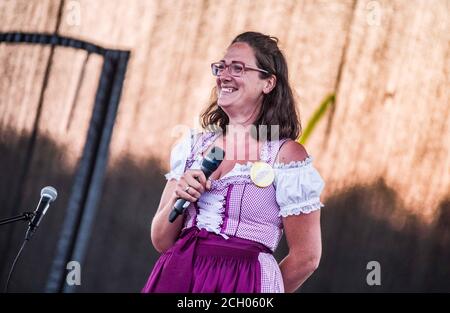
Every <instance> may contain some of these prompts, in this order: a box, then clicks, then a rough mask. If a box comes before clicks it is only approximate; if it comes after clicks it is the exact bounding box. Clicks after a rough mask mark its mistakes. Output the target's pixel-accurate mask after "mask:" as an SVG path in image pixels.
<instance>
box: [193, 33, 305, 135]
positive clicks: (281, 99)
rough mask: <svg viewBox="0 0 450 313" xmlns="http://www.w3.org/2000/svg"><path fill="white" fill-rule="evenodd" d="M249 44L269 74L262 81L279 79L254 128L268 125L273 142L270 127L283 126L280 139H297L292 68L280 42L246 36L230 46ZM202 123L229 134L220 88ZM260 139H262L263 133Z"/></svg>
mask: <svg viewBox="0 0 450 313" xmlns="http://www.w3.org/2000/svg"><path fill="white" fill-rule="evenodd" d="M236 42H245V43H247V44H248V45H249V46H250V47H251V48H252V49H253V52H254V54H255V58H256V65H257V66H258V67H259V68H262V69H264V70H266V71H268V72H269V73H268V74H266V73H259V75H260V78H261V79H264V78H268V77H270V76H271V75H275V76H276V78H277V80H276V85H275V87H274V88H273V89H272V91H271V92H269V93H268V94H265V95H264V96H263V101H262V106H261V109H260V112H259V115H258V117H257V118H256V120H255V122H254V123H253V125H255V126H256V127H257V128H258V125H267V139H269V140H270V138H271V133H270V130H271V127H270V125H279V138H291V139H293V140H295V139H297V138H298V136H299V134H300V132H301V124H300V119H299V117H298V113H297V109H296V105H295V100H294V96H293V94H292V89H291V87H290V85H289V79H288V67H287V63H286V59H285V57H284V55H283V53H282V52H281V51H280V49H279V48H278V38H276V37H272V36H268V35H264V34H261V33H257V32H245V33H242V34H240V35H238V36H237V37H236V38H234V39H233V41H232V42H231V44H230V45H232V44H233V43H236ZM200 122H201V125H202V127H203V128H205V129H206V128H211V127H212V128H214V127H220V128H221V129H222V132H223V133H224V134H225V133H226V125H227V124H228V123H229V119H228V116H227V115H226V113H225V112H224V111H223V110H222V108H221V107H220V106H218V105H217V93H216V87H214V88H213V90H212V93H211V102H210V104H209V105H208V107H207V108H206V109H205V110H204V111H203V112H202V114H201V116H200ZM257 138H259V129H258V134H257Z"/></svg>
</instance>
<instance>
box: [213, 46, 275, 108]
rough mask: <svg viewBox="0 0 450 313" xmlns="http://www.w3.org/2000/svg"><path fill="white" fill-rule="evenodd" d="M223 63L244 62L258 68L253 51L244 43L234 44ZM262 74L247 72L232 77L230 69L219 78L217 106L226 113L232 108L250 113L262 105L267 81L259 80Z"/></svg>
mask: <svg viewBox="0 0 450 313" xmlns="http://www.w3.org/2000/svg"><path fill="white" fill-rule="evenodd" d="M222 61H224V62H225V64H226V65H229V64H231V62H232V61H239V62H243V63H244V64H245V65H248V66H251V67H257V66H256V58H255V55H254V53H253V49H252V48H251V47H250V46H249V45H248V44H247V43H244V42H236V43H234V44H232V45H231V46H230V47H229V48H228V50H227V52H226V54H225V56H224V57H223V59H222ZM259 74H260V72H258V71H253V70H246V71H244V73H242V75H241V76H240V77H235V76H232V75H230V73H229V71H228V68H227V70H225V71H223V73H222V74H221V75H219V76H217V79H216V83H217V104H218V105H219V106H220V107H222V108H223V109H224V110H225V111H226V109H227V108H232V109H233V111H235V112H236V110H237V111H242V113H245V112H250V111H253V110H254V109H255V107H256V106H259V105H260V104H261V103H262V99H263V88H264V86H265V84H266V81H265V80H263V79H261V78H259Z"/></svg>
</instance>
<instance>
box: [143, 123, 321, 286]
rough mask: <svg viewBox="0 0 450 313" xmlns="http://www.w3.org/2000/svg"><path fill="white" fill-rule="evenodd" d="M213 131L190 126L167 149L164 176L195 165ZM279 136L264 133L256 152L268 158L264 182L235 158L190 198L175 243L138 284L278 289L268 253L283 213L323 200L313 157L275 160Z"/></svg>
mask: <svg viewBox="0 0 450 313" xmlns="http://www.w3.org/2000/svg"><path fill="white" fill-rule="evenodd" d="M217 136H218V134H216V133H212V132H208V133H201V134H197V135H195V134H193V133H191V135H190V136H188V137H187V138H186V139H185V140H184V141H182V142H180V143H179V144H178V145H177V146H175V148H174V149H173V150H172V154H171V171H170V172H169V173H168V174H167V175H166V178H167V179H168V180H169V179H178V178H179V177H180V176H181V175H182V174H183V173H184V171H185V170H187V169H199V168H200V164H201V160H202V153H203V152H204V151H206V150H207V148H208V147H209V146H210V145H211V144H213V142H214V140H215V139H216V138H217ZM285 141H286V140H285V139H281V140H277V141H266V142H265V143H264V145H263V146H262V149H261V155H260V160H261V161H263V162H267V163H268V164H270V165H271V166H272V167H273V168H274V171H275V180H274V182H273V184H271V185H270V186H268V187H265V188H261V187H258V186H256V185H255V184H254V183H253V182H252V181H251V179H250V167H251V165H252V163H251V162H248V163H247V164H236V165H235V167H234V168H233V170H231V171H230V172H229V173H227V174H226V175H225V176H224V177H222V178H221V179H218V180H212V182H211V189H210V190H209V191H206V192H205V193H203V194H202V196H201V197H200V199H199V200H198V201H197V202H196V203H194V204H191V205H190V206H189V207H188V208H187V210H186V211H185V215H184V219H185V220H184V227H183V229H182V231H181V234H180V236H179V238H178V240H177V241H176V243H175V244H174V245H173V246H172V247H171V248H170V249H169V250H167V251H166V252H165V253H163V254H162V255H161V257H160V258H159V260H158V261H157V263H156V264H155V266H154V268H153V271H152V273H151V274H150V277H149V279H148V281H147V284H146V285H145V287H144V288H143V289H142V292H194V293H197V292H209V293H212V292H222V293H234V292H246V293H248V292H252V293H253V292H284V287H283V280H282V276H281V272H280V268H279V266H278V264H277V261H276V260H275V258H274V257H273V255H272V253H273V251H275V249H276V247H277V245H278V243H279V241H280V239H281V236H282V234H283V224H282V217H287V216H289V215H298V214H307V213H309V212H312V211H314V210H318V209H320V208H321V207H323V204H322V203H321V201H320V194H321V192H322V190H323V188H324V182H323V180H322V178H321V176H320V174H319V173H318V172H317V170H316V169H315V168H314V167H313V165H312V160H313V159H312V157H310V156H309V157H308V158H306V159H305V160H303V161H298V162H291V163H289V164H280V163H275V164H274V162H275V158H276V155H277V153H278V151H279V148H280V147H281V145H282V144H283V142H285Z"/></svg>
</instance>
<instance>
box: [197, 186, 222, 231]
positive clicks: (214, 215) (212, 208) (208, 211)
mask: <svg viewBox="0 0 450 313" xmlns="http://www.w3.org/2000/svg"><path fill="white" fill-rule="evenodd" d="M197 206H198V208H199V212H198V214H197V227H198V228H199V229H202V228H204V229H206V230H207V231H209V232H213V233H215V234H217V235H220V236H222V237H223V238H225V239H228V238H229V237H228V236H227V235H225V234H222V233H221V232H220V228H221V226H222V224H223V220H224V215H225V197H224V196H222V195H217V194H213V193H209V192H205V193H203V194H202V196H201V197H200V199H199V200H198V201H197Z"/></svg>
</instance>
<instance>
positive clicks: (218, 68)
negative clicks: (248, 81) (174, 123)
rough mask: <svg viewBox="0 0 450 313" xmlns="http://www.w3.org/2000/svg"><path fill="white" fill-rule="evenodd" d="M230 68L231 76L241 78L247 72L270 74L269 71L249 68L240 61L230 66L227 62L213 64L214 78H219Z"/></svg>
mask: <svg viewBox="0 0 450 313" xmlns="http://www.w3.org/2000/svg"><path fill="white" fill-rule="evenodd" d="M227 68H228V73H230V75H231V76H235V77H239V76H241V75H242V74H243V73H244V72H245V71H248V70H251V71H258V72H261V73H266V74H269V72H268V71H266V70H263V69H260V68H257V67H253V66H248V65H246V64H245V63H243V62H239V61H233V62H231V63H230V64H228V65H226V64H225V62H223V61H221V62H215V63H212V64H211V71H212V74H213V75H214V76H219V75H222V74H223V71H225V70H226V69H227Z"/></svg>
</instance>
